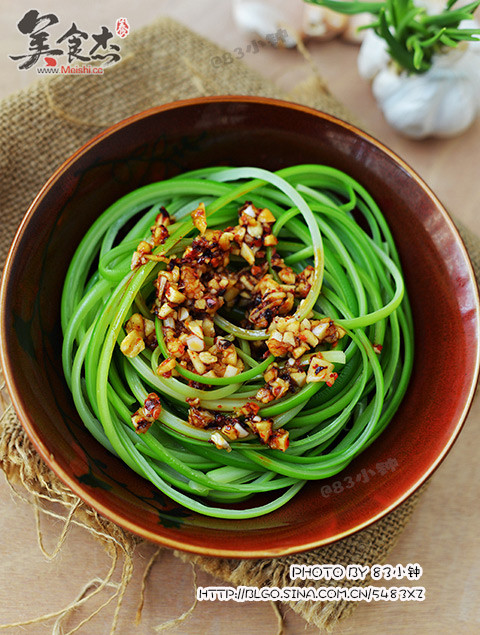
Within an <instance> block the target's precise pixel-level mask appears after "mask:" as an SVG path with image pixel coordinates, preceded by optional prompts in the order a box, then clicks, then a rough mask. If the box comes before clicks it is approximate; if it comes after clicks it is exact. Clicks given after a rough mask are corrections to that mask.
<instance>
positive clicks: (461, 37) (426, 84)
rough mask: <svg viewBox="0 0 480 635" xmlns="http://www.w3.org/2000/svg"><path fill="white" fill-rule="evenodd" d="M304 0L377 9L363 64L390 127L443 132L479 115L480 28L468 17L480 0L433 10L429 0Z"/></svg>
mask: <svg viewBox="0 0 480 635" xmlns="http://www.w3.org/2000/svg"><path fill="white" fill-rule="evenodd" d="M306 1H307V2H309V3H311V4H316V5H320V6H324V7H327V8H329V9H333V10H335V11H338V12H339V13H343V14H346V15H355V14H358V13H364V12H368V13H370V14H372V16H373V21H372V22H371V24H368V25H366V26H363V27H361V28H362V29H365V28H366V29H368V33H367V34H366V37H365V39H364V41H363V43H362V46H361V48H360V53H359V57H358V67H359V72H360V74H361V75H362V76H363V77H365V78H367V79H369V80H372V90H373V94H374V96H375V98H376V100H377V103H378V104H379V106H380V108H381V109H382V111H383V113H384V116H385V118H386V120H387V121H388V123H389V124H390V125H391V126H392V127H393V128H395V129H396V130H398V131H399V132H401V133H403V134H405V135H407V136H409V137H412V138H416V139H420V138H423V137H427V136H439V137H446V136H453V135H455V134H459V133H461V132H463V131H464V130H466V129H467V128H468V127H469V126H470V125H471V123H472V122H473V121H474V119H475V118H476V116H477V115H478V113H479V112H480V37H479V36H480V28H467V27H468V26H470V25H469V23H468V22H467V20H472V18H473V12H474V11H475V9H476V8H477V7H478V6H479V5H480V0H475V2H471V3H469V4H466V5H464V6H461V7H459V6H455V5H458V2H457V0H447V2H446V5H445V6H444V7H443V8H442V9H441V10H440V11H439V12H436V13H434V12H432V2H431V0H430V3H429V4H422V5H420V4H419V3H418V2H417V3H416V2H414V0H386V1H385V2H362V1H359V0H357V1H354V2H346V1H343V0H306ZM473 26H475V27H476V26H477V25H476V24H474V25H473Z"/></svg>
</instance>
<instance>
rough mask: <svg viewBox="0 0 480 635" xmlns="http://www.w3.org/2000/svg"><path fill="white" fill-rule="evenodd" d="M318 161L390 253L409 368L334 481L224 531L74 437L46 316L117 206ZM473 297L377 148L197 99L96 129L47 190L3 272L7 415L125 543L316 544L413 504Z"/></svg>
mask: <svg viewBox="0 0 480 635" xmlns="http://www.w3.org/2000/svg"><path fill="white" fill-rule="evenodd" d="M297 163H326V164H328V165H331V166H334V167H336V168H339V169H341V170H344V171H346V172H348V173H349V174H350V175H351V176H353V177H354V178H355V179H357V180H358V181H359V182H360V183H361V184H363V185H364V186H365V187H366V188H367V190H368V191H369V192H370V193H371V194H372V196H373V197H374V198H375V199H376V201H377V203H378V204H379V205H380V207H381V209H382V211H383V212H384V214H385V215H386V217H387V220H388V222H389V225H390V227H391V229H392V232H393V235H394V238H395V240H396V242H397V246H398V248H399V252H400V256H401V261H402V265H403V268H404V274H405V278H406V284H407V289H408V292H409V296H410V300H411V304H412V310H413V315H414V323H415V338H416V347H415V365H414V371H413V375H412V379H411V382H410V386H409V389H408V391H407V394H406V397H405V398H404V400H403V402H402V404H401V406H400V409H399V410H398V412H397V414H396V416H395V417H394V419H393V420H392V422H391V423H390V425H389V426H388V428H387V429H386V431H385V432H384V433H383V434H382V435H381V436H380V437H379V438H378V439H377V440H376V441H375V443H373V445H372V446H371V447H370V448H368V449H367V450H366V451H365V452H364V453H363V454H361V455H360V456H359V457H358V458H357V459H356V460H355V461H353V462H352V463H351V464H350V466H349V467H348V468H347V469H346V470H344V471H343V472H342V473H341V474H339V475H337V476H336V477H333V478H331V479H327V480H325V481H321V482H316V483H310V484H309V485H307V486H306V487H305V488H304V489H303V490H302V491H301V492H300V493H299V494H298V495H297V496H296V497H295V498H294V499H293V500H292V501H291V502H290V503H289V504H288V505H287V506H286V507H283V508H281V509H280V510H278V511H276V512H274V513H272V514H269V515H268V516H265V517H261V518H258V519H252V520H244V521H236V522H235V523H233V522H232V521H225V520H220V519H212V518H207V517H203V516H199V515H197V514H195V513H192V512H189V511H188V510H185V509H183V508H182V507H179V506H178V505H176V504H174V503H172V502H171V501H170V500H168V499H167V498H166V497H164V496H163V495H162V494H161V493H160V492H158V491H157V490H156V489H155V488H154V487H153V486H152V485H151V484H150V483H148V482H147V481H145V480H143V479H142V478H141V477H139V476H137V475H136V474H135V473H133V472H132V471H130V470H129V469H128V468H127V467H126V466H124V464H123V463H121V462H120V461H119V460H118V459H116V458H115V457H114V456H112V455H110V454H109V453H108V452H107V451H106V450H104V449H103V448H102V447H101V446H100V445H99V444H98V443H97V442H96V441H95V440H94V439H93V438H92V437H91V436H90V435H89V433H88V432H87V431H86V430H85V429H84V427H83V424H82V422H81V421H80V419H79V417H78V415H77V413H76V410H75V407H74V405H73V402H72V399H71V396H70V393H69V391H68V388H67V386H66V384H65V381H64V379H63V372H62V368H61V341H62V336H61V330H60V322H59V306H60V297H61V290H62V285H63V281H64V278H65V274H66V270H67V267H68V264H69V262H70V259H71V257H72V255H73V253H74V251H75V249H76V247H77V246H78V244H79V241H80V239H81V238H82V236H83V234H84V233H85V232H86V230H87V229H88V228H89V226H90V225H91V224H92V222H93V221H94V220H95V219H96V218H97V216H98V215H99V214H100V213H101V212H102V211H104V209H105V208H106V207H107V206H108V205H109V204H111V203H113V202H114V201H115V200H117V199H118V198H119V197H120V196H122V195H123V194H125V193H127V192H129V191H131V190H133V189H135V188H137V187H139V186H142V185H145V184H147V183H150V182H153V181H156V180H159V179H164V178H168V177H170V176H173V175H175V174H178V173H180V172H183V171H185V170H189V169H194V168H198V167H202V166H207V165H217V164H222V165H256V166H259V167H264V168H268V169H270V170H276V169H279V168H282V167H286V166H289V165H294V164H297ZM478 347H479V328H478V298H477V292H476V285H475V281H474V277H473V272H472V269H471V265H470V263H469V260H468V257H467V255H466V252H465V249H464V247H463V245H462V242H461V240H460V238H459V237H458V234H457V232H456V230H455V229H454V226H453V224H452V222H451V221H450V219H449V218H448V216H447V215H446V213H445V212H444V210H443V209H442V207H441V205H440V204H439V202H438V201H437V199H436V198H435V197H434V195H433V194H432V193H431V192H430V191H429V190H428V188H427V187H426V186H425V185H424V184H423V182H422V181H421V180H420V179H419V178H418V177H417V176H416V175H415V174H414V173H413V172H412V171H411V170H410V169H409V168H408V166H406V165H405V164H404V163H403V162H401V161H400V160H398V159H397V158H396V157H395V156H394V155H393V154H392V153H391V152H389V151H388V150H386V149H385V148H384V147H383V146H381V145H380V144H378V143H377V142H375V141H374V140H372V139H371V138H370V137H368V136H367V135H365V134H363V133H360V132H359V131H357V130H356V129H354V128H353V127H351V126H349V125H347V124H344V123H342V122H339V121H338V120H336V119H334V118H332V117H330V116H327V115H323V114H321V113H318V112H317V111H314V110H311V109H308V108H304V107H301V106H295V105H292V104H286V103H284V102H276V101H274V100H267V99H261V98H245V97H230V98H206V99H200V100H189V101H187V102H180V103H177V104H173V105H167V106H164V107H160V108H157V109H152V110H150V111H147V112H146V113H142V114H140V115H137V116H135V117H133V118H131V119H129V120H127V121H126V122H122V123H120V124H119V125H117V126H115V127H113V128H111V129H109V130H107V131H106V132H105V133H103V134H101V135H100V136H99V137H97V138H95V139H94V140H93V141H91V142H90V143H88V144H87V145H86V146H84V147H83V148H82V149H80V150H79V151H78V152H77V153H76V155H74V157H72V158H71V159H70V160H69V161H67V162H66V164H64V165H63V166H62V167H61V168H60V169H59V170H58V171H57V172H56V173H55V175H54V176H53V177H52V178H51V179H50V180H49V182H48V183H47V185H46V186H45V187H44V189H43V190H42V192H41V193H40V194H39V196H38V197H37V199H36V200H35V202H34V204H33V205H32V207H31V209H30V210H29V213H28V215H27V216H26V218H25V220H24V222H23V224H22V226H21V228H20V230H19V233H18V234H17V238H16V240H15V243H14V246H13V248H12V251H11V253H10V256H9V259H8V261H7V265H6V268H5V276H4V282H3V290H2V359H3V364H4V369H5V373H6V376H7V382H8V386H9V389H10V392H11V394H12V398H13V401H14V405H15V408H16V410H17V412H18V414H19V416H20V419H21V421H22V423H23V425H24V426H25V428H26V430H27V432H28V434H29V435H30V437H31V438H32V440H33V442H34V443H35V445H36V447H37V449H38V450H39V452H40V454H41V455H42V456H43V458H44V459H45V460H46V461H47V463H48V464H49V465H50V466H51V467H52V468H53V469H54V470H55V471H56V472H57V474H58V475H59V476H60V477H61V478H62V479H63V480H64V481H65V482H67V484H68V485H70V487H71V488H72V489H73V490H74V491H75V492H76V493H77V494H78V495H79V496H81V497H82V498H83V499H84V500H86V501H87V502H88V503H89V504H91V505H93V506H94V507H95V508H97V509H98V510H99V511H100V512H101V513H103V514H105V515H106V516H108V517H109V518H111V519H112V520H114V521H115V522H117V523H119V524H121V525H122V526H124V527H126V528H127V529H130V530H133V531H135V532H137V533H139V534H140V535H142V536H144V537H146V538H149V539H151V540H155V541H158V542H161V543H163V544H167V545H170V546H174V547H177V548H180V549H185V550H189V551H194V552H198V553H206V554H210V555H225V556H237V557H248V556H264V555H279V554H284V553H289V552H295V551H300V550H302V549H306V548H308V547H312V546H316V545H320V544H325V543H327V542H331V541H332V540H335V539H338V538H340V537H342V536H345V535H348V534H350V533H352V532H354V531H355V530H357V529H359V528H361V527H364V526H366V525H367V524H369V523H371V522H372V521H374V520H375V519H378V518H379V517H381V516H382V515H384V514H385V513H387V512H388V511H389V510H391V509H392V508H393V507H395V506H396V505H397V504H398V503H400V502H401V501H402V500H404V499H405V498H406V497H407V496H408V495H409V494H410V493H412V492H413V491H414V490H415V489H416V488H417V487H418V486H419V484H420V483H421V482H423V481H424V480H425V479H426V478H427V476H428V475H429V474H430V473H431V472H432V471H433V469H434V468H435V467H436V466H437V465H438V463H439V462H440V461H441V459H442V458H443V456H444V455H445V453H446V452H447V451H448V449H449V448H450V446H451V444H452V443H453V441H454V439H455V437H456V435H457V433H458V431H459V429H460V426H461V424H462V422H463V420H464V417H465V415H466V412H467V409H468V406H469V403H470V401H471V398H472V394H473V389H474V385H475V381H476V373H477V366H478Z"/></svg>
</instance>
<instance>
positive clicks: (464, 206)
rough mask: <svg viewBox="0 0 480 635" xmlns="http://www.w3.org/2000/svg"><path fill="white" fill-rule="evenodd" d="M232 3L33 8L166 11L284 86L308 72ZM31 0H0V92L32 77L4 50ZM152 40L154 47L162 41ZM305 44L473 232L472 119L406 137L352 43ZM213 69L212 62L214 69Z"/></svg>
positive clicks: (292, 18) (367, 122)
mask: <svg viewBox="0 0 480 635" xmlns="http://www.w3.org/2000/svg"><path fill="white" fill-rule="evenodd" d="M269 4H270V5H272V6H274V7H277V8H278V9H279V10H280V11H281V12H282V13H283V15H284V16H285V18H286V21H287V27H286V28H287V30H288V31H289V32H292V33H293V32H295V31H296V30H299V29H301V27H302V17H303V13H304V3H303V2H302V0H269ZM232 5H233V0H221V1H219V0H202V2H198V1H196V0H175V2H172V0H170V1H168V0H157V2H155V3H151V2H147V1H145V0H137V1H136V2H135V3H132V2H129V1H127V0H115V1H113V0H104V1H102V2H94V1H93V0H84V1H83V2H82V3H66V2H62V1H61V0H43V2H42V3H41V6H40V4H39V5H38V6H36V8H37V9H38V10H39V11H40V12H41V13H42V14H43V13H47V12H52V13H54V14H55V15H56V16H57V17H58V19H59V25H56V26H57V27H58V28H64V30H66V29H68V28H69V26H70V25H71V23H72V22H75V24H76V26H77V27H79V28H81V29H84V30H85V31H87V32H89V33H92V32H98V30H99V26H100V25H106V26H107V27H108V28H110V29H111V30H112V31H114V27H115V21H116V20H117V18H119V17H126V18H127V19H128V22H129V24H130V27H131V29H132V30H133V29H138V28H139V27H141V26H143V25H145V24H148V23H150V22H151V21H153V20H154V19H155V18H157V17H159V16H161V15H169V16H171V17H173V18H175V19H176V20H179V21H181V22H183V23H184V24H185V25H187V26H188V27H190V28H191V29H193V30H195V31H197V32H198V33H200V34H201V35H203V36H205V37H207V38H209V39H210V40H212V41H214V42H216V43H217V44H219V45H220V46H221V47H223V48H224V49H225V50H226V51H228V52H231V53H232V55H235V56H239V55H240V54H241V53H240V49H241V52H242V53H243V57H242V60H243V62H244V63H245V64H247V65H248V66H250V67H251V68H254V69H255V70H257V71H258V72H259V73H261V74H262V75H263V76H265V77H268V78H269V79H270V80H272V81H274V82H276V83H277V84H278V86H279V87H280V88H283V89H284V90H286V91H287V92H288V91H291V90H292V89H293V88H294V87H295V86H296V85H297V84H298V83H299V82H301V81H302V80H304V79H306V78H308V77H309V76H311V75H312V67H311V65H310V64H309V63H308V62H307V61H306V59H305V57H304V55H302V54H301V53H300V52H299V51H298V50H297V49H296V48H274V47H273V46H264V47H261V48H258V47H256V46H255V45H254V44H252V40H255V39H258V37H257V38H255V36H253V35H251V34H247V33H245V32H243V31H241V30H240V29H239V28H238V27H237V25H236V23H235V21H234V17H233V11H232ZM33 6H34V4H32V2H31V0H18V1H16V2H11V1H6V0H1V2H0V9H1V15H2V21H1V26H0V97H5V96H7V95H8V94H9V93H11V92H13V91H16V90H18V89H21V88H24V87H26V86H28V85H29V84H30V83H32V82H34V81H37V78H38V75H37V73H36V68H35V67H33V68H31V69H30V70H23V71H20V70H18V62H14V61H12V60H10V59H9V57H8V56H9V55H15V54H17V55H18V54H23V53H25V52H26V47H27V44H28V39H27V38H26V37H25V35H22V34H21V33H20V32H19V31H18V29H17V26H16V25H17V22H18V21H19V20H20V19H21V18H22V17H23V15H24V14H25V13H26V12H27V11H28V10H29V9H32V8H33ZM158 45H159V46H162V43H161V42H159V43H158ZM249 45H250V49H248V47H249ZM305 45H306V48H307V50H308V53H309V54H310V55H311V58H312V61H313V63H314V65H315V67H316V69H317V72H318V73H319V74H320V75H321V77H322V78H323V80H324V82H325V84H326V86H328V89H329V90H330V92H331V93H333V94H334V95H335V96H336V97H337V98H338V99H339V100H340V101H342V102H343V103H344V104H345V105H346V106H347V108H348V109H349V110H350V111H351V112H352V114H353V115H354V117H355V118H356V120H357V121H358V122H360V124H361V126H362V127H363V128H364V129H365V130H367V131H368V132H370V133H371V134H373V136H375V137H376V138H378V139H379V140H380V141H382V142H383V143H385V144H386V145H387V146H389V147H390V148H391V149H392V150H394V151H395V152H397V154H399V155H400V156H401V157H402V158H403V159H404V160H406V161H407V163H409V164H410V165H411V166H412V167H413V168H414V169H416V170H417V172H418V173H419V174H420V176H422V177H423V178H424V180H426V182H427V184H428V185H429V186H430V187H431V188H432V189H433V190H434V192H435V193H436V194H437V195H438V196H439V198H440V199H441V200H442V202H443V203H444V205H446V207H447V208H448V209H449V210H450V211H451V212H452V213H453V214H454V215H457V216H459V217H461V219H462V220H463V222H464V223H465V224H466V225H467V226H469V227H470V228H471V229H477V231H478V232H479V233H480V223H479V224H477V212H476V209H477V201H476V200H475V197H474V196H473V195H466V192H469V191H471V188H472V183H474V182H475V179H476V178H477V173H478V167H477V164H476V162H474V161H472V160H471V157H472V156H475V154H477V155H478V151H477V148H478V146H479V142H480V121H479V119H478V118H477V121H476V122H475V124H474V125H473V126H472V127H471V128H470V129H469V130H467V132H465V133H463V134H462V135H460V136H457V137H454V138H451V139H447V140H443V139H427V140H422V141H412V140H409V139H406V138H404V137H402V136H401V135H400V134H398V133H397V132H395V131H394V130H393V129H392V128H391V127H390V126H389V125H388V124H387V123H386V121H385V119H384V117H383V115H382V113H381V111H380V110H379V108H378V106H377V104H376V102H375V99H374V97H373V95H372V92H371V87H370V85H369V82H368V81H366V80H364V79H362V78H361V77H360V75H359V73H358V70H357V55H358V51H359V46H358V45H355V44H351V43H346V42H345V41H344V40H343V39H341V38H334V39H332V40H330V41H318V40H316V39H313V38H309V39H307V40H306V41H305ZM257 48H258V50H256V49H257ZM247 49H248V51H247ZM221 71H222V69H221V67H220V68H219V69H218V72H221Z"/></svg>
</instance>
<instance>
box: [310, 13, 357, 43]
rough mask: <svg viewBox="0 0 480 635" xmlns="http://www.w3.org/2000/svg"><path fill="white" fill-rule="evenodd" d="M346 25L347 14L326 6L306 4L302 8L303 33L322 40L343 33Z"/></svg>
mask: <svg viewBox="0 0 480 635" xmlns="http://www.w3.org/2000/svg"><path fill="white" fill-rule="evenodd" d="M347 25H348V16H346V15H343V14H341V13H337V12H336V11H332V10H331V9H327V8H326V7H319V6H315V5H313V4H306V5H305V7H304V9H303V26H302V29H303V33H304V34H305V35H306V36H308V37H314V38H317V39H318V40H321V41H323V42H325V41H327V40H331V39H333V38H334V37H336V36H337V35H339V34H340V33H343V32H344V31H345V29H346V28H347Z"/></svg>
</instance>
